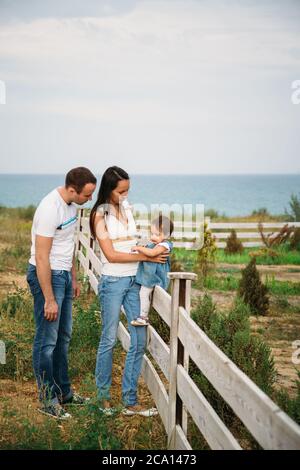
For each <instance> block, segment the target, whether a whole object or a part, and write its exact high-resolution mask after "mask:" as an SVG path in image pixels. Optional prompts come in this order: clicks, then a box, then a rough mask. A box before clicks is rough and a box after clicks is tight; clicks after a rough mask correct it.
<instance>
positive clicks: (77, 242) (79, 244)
mask: <svg viewBox="0 0 300 470" xmlns="http://www.w3.org/2000/svg"><path fill="white" fill-rule="evenodd" d="M82 217H83V209H79V211H78V220H77V227H76V232H75V233H76V243H75V256H77V253H78V251H80V249H81V243H80V240H79V236H78V235H79V232H82V223H81V222H82ZM77 268H78V269H79V268H80V261H79V259H78V260H77Z"/></svg>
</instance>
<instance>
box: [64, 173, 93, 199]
mask: <svg viewBox="0 0 300 470" xmlns="http://www.w3.org/2000/svg"><path fill="white" fill-rule="evenodd" d="M88 183H92V184H97V178H96V177H95V176H94V175H93V173H92V172H91V171H90V170H89V169H88V168H85V167H84V166H78V167H77V168H73V169H72V170H70V171H69V172H68V173H67V175H66V181H65V187H66V188H69V187H70V186H72V188H74V189H75V191H76V193H77V194H80V193H81V191H82V190H83V188H84V186H85V185H86V184H88Z"/></svg>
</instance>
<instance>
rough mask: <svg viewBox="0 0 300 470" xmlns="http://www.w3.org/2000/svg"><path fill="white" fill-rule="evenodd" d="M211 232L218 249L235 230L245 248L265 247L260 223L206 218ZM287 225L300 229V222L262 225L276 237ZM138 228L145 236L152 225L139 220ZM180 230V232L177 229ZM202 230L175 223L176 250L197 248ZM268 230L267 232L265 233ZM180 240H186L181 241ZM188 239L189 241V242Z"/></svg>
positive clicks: (265, 223) (188, 224)
mask: <svg viewBox="0 0 300 470" xmlns="http://www.w3.org/2000/svg"><path fill="white" fill-rule="evenodd" d="M205 220H206V223H207V226H208V228H209V230H211V232H212V234H213V236H214V237H215V238H216V246H217V248H225V246H226V240H227V238H228V237H229V235H230V231H231V230H232V229H234V230H235V231H236V233H237V238H238V239H240V240H241V242H242V244H243V246H244V247H245V248H246V247H248V248H251V247H259V246H264V244H263V242H262V241H261V235H260V233H259V231H258V223H254V222H211V221H210V218H209V217H206V218H205ZM285 225H288V227H292V226H293V227H300V222H264V223H263V224H262V226H263V230H264V235H266V236H268V235H272V237H275V236H276V235H278V233H279V232H278V229H281V228H282V227H284V226H285ZM137 228H138V230H140V232H141V234H143V236H146V235H147V234H149V229H150V223H149V221H148V220H145V219H144V220H138V221H137ZM178 228H179V229H180V232H178V231H176V229H178ZM266 229H267V230H266ZM199 230H200V228H199V226H197V225H196V224H195V223H194V222H184V223H182V222H180V221H175V222H174V233H173V236H174V240H175V241H174V246H175V247H176V248H189V249H193V248H196V247H197V243H196V240H195V239H196V237H197V236H198V238H199V233H197V232H199ZM265 230H266V231H265ZM178 237H179V238H181V239H184V241H180V240H179V239H178ZM187 239H188V240H187Z"/></svg>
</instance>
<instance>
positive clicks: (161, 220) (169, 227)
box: [151, 214, 174, 237]
mask: <svg viewBox="0 0 300 470" xmlns="http://www.w3.org/2000/svg"><path fill="white" fill-rule="evenodd" d="M151 225H153V226H154V227H155V228H156V229H157V230H158V231H159V232H160V233H163V234H164V235H165V236H166V237H169V236H171V235H172V233H173V230H174V224H173V222H172V220H170V219H169V218H168V217H166V216H165V215H162V214H159V216H158V217H156V219H154V220H152V222H151Z"/></svg>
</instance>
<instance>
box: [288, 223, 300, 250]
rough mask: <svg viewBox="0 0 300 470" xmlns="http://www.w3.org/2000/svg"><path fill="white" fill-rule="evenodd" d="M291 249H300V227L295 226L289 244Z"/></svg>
mask: <svg viewBox="0 0 300 470" xmlns="http://www.w3.org/2000/svg"><path fill="white" fill-rule="evenodd" d="M289 249H290V250H298V251H300V228H298V227H297V228H295V230H294V232H293V235H292V237H291V239H290V244H289Z"/></svg>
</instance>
